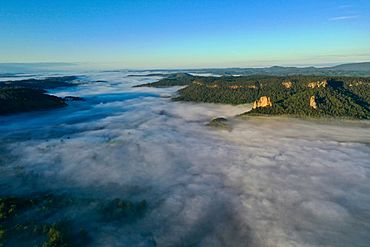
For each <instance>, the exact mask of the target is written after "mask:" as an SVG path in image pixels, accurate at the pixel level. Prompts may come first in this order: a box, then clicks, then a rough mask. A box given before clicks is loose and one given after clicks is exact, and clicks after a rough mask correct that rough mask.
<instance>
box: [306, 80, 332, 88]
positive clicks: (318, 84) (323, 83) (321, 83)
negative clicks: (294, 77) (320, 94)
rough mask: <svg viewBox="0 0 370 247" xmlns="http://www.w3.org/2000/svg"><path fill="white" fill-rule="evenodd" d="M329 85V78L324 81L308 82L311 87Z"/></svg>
mask: <svg viewBox="0 0 370 247" xmlns="http://www.w3.org/2000/svg"><path fill="white" fill-rule="evenodd" d="M327 85H328V81H327V80H324V81H316V82H310V83H308V85H307V87H309V88H312V89H313V88H320V87H322V88H325V87H326V86H327Z"/></svg>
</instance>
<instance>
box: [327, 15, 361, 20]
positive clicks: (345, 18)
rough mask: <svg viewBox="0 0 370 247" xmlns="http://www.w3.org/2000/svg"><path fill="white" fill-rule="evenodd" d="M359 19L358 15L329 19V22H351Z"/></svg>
mask: <svg viewBox="0 0 370 247" xmlns="http://www.w3.org/2000/svg"><path fill="white" fill-rule="evenodd" d="M359 17H360V16H359V15H344V16H336V17H332V18H329V21H341V20H353V19H358V18H359Z"/></svg>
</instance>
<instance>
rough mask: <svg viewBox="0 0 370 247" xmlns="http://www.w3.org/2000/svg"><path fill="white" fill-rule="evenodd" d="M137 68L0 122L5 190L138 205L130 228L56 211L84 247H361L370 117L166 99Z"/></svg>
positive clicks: (62, 92) (101, 75)
mask: <svg viewBox="0 0 370 247" xmlns="http://www.w3.org/2000/svg"><path fill="white" fill-rule="evenodd" d="M128 74H130V75H131V76H128ZM133 74H134V75H135V74H137V75H142V74H145V72H132V73H128V72H120V71H111V72H91V73H88V74H81V77H80V78H81V79H80V80H81V82H82V83H81V84H79V85H77V86H76V87H69V88H60V89H53V90H51V91H49V92H50V93H51V94H54V95H57V96H63V97H64V96H71V95H72V96H79V97H82V98H84V101H74V102H70V103H69V106H67V107H65V108H60V109H56V110H50V111H40V112H31V113H23V114H16V115H11V116H1V117H0V140H1V142H0V152H1V154H0V191H1V192H0V193H1V194H2V195H13V196H22V195H27V194H32V193H44V192H48V193H52V194H55V195H63V196H67V197H68V196H72V197H78V198H85V197H89V198H91V197H92V198H95V199H97V200H99V199H114V198H124V199H127V200H132V201H134V202H135V201H141V200H145V201H146V202H147V205H148V206H147V209H146V211H145V213H144V215H143V216H142V217H140V218H138V219H136V220H133V221H129V222H121V221H114V220H113V221H101V220H99V219H98V216H97V215H94V213H93V212H94V211H93V210H90V209H91V207H93V205H91V203H84V204H82V205H77V206H75V207H73V206H72V207H68V208H67V209H63V208H62V209H61V210H60V213H59V214H58V215H57V216H55V217H59V218H68V219H70V220H71V221H73V222H76V224H77V225H78V226H81V227H83V228H84V229H86V231H87V232H88V233H89V235H90V236H91V239H92V240H91V242H90V245H91V246H128V245H132V246H267V247H270V246H367V245H368V243H369V242H370V234H369V232H370V224H369V222H370V209H369V205H370V197H369V194H370V162H369V161H370V122H369V121H360V120H358V121H352V120H351V121H350V120H302V119H296V118H285V117H271V118H268V117H252V116H251V117H237V115H239V114H241V113H243V112H245V111H248V110H250V108H251V106H250V105H239V106H230V105H217V104H196V103H182V102H174V101H172V100H171V96H174V95H175V94H176V91H177V90H178V89H179V87H172V88H145V87H140V88H133V86H135V85H139V84H144V83H148V82H154V81H156V80H158V79H160V77H159V76H157V77H156V76H152V77H145V76H137V77H136V76H132V75H133ZM49 75H50V74H38V75H37V76H39V77H43V76H49ZM26 76H30V77H34V75H32V74H30V75H26ZM4 80H5V79H4ZM216 117H225V118H228V119H229V124H230V126H231V129H230V130H225V129H216V128H211V127H208V126H206V124H207V123H208V122H209V121H210V120H211V119H213V118H216Z"/></svg>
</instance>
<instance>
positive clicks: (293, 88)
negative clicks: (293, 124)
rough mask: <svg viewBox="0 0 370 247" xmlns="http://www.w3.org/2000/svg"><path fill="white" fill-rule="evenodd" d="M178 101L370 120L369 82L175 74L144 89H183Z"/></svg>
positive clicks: (369, 79)
mask: <svg viewBox="0 0 370 247" xmlns="http://www.w3.org/2000/svg"><path fill="white" fill-rule="evenodd" d="M184 85H187V87H185V88H183V89H181V90H179V91H178V93H179V95H178V96H177V97H176V98H175V100H179V101H194V102H209V103H226V104H244V103H254V109H253V110H252V111H251V112H249V113H248V114H269V115H271V114H288V115H296V116H313V117H320V116H325V117H345V118H359V119H369V118H370V110H369V106H370V78H363V77H327V76H239V77H233V76H223V77H199V76H191V75H189V74H173V75H171V76H169V77H168V78H165V79H162V80H159V81H158V82H155V83H150V84H145V85H144V86H153V87H166V86H184Z"/></svg>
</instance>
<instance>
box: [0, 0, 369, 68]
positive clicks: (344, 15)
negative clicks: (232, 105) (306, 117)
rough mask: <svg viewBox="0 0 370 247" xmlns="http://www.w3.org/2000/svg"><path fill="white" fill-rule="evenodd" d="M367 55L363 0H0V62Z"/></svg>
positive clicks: (208, 63) (249, 61)
mask: <svg viewBox="0 0 370 247" xmlns="http://www.w3.org/2000/svg"><path fill="white" fill-rule="evenodd" d="M354 61H370V1H369V0H357V1H345V0H343V1H341V0H339V1H333V0H326V1H323V0H321V1H318V0H311V1H310V0H306V1H305V0H296V1H292V0H285V1H283V0H276V1H271V0H270V1H266V0H249V1H238V0H233V1H227V0H223V1H217V0H152V1H149V0H146V1H145V0H115V1H107V0H86V1H84V0H79V1H77V0H50V1H45V0H0V62H81V63H89V64H99V65H101V66H113V67H125V68H149V67H150V68H174V67H234V66H239V67H245V66H268V65H312V64H317V65H321V64H335V63H342V62H354Z"/></svg>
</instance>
